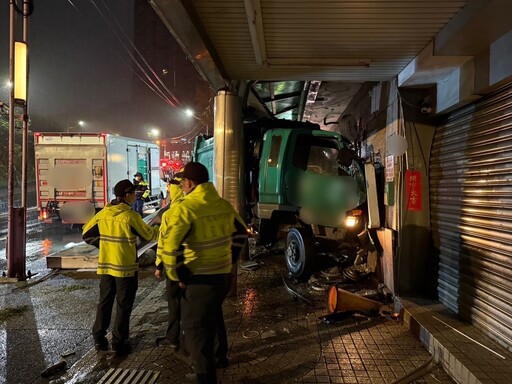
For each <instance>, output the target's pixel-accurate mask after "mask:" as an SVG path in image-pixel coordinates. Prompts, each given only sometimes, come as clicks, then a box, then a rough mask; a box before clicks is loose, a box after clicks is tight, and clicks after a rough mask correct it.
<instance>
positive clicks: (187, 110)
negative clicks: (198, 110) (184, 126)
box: [185, 108, 208, 135]
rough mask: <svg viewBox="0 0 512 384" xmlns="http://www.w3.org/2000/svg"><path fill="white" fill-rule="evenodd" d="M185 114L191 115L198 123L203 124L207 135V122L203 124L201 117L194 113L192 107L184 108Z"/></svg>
mask: <svg viewBox="0 0 512 384" xmlns="http://www.w3.org/2000/svg"><path fill="white" fill-rule="evenodd" d="M185 115H187V116H188V117H193V118H194V119H196V120H198V121H199V122H200V123H202V124H204V125H205V127H206V135H208V124H205V123H204V122H203V120H202V119H201V118H199V117H197V116H196V115H195V114H194V111H193V110H192V109H190V108H187V109H185Z"/></svg>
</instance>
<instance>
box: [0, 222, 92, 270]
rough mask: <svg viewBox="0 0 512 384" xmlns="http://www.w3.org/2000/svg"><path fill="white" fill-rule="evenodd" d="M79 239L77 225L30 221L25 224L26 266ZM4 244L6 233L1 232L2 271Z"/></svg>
mask: <svg viewBox="0 0 512 384" xmlns="http://www.w3.org/2000/svg"><path fill="white" fill-rule="evenodd" d="M2 220H4V218H2ZM5 220H6V218H5ZM4 224H5V223H4ZM80 241H82V237H81V232H80V228H78V227H74V228H72V227H71V225H69V224H67V225H64V224H51V225H49V224H44V223H38V222H32V223H30V224H29V225H27V245H26V263H27V268H29V265H30V264H32V263H34V262H36V261H42V260H44V258H45V257H46V256H48V255H51V254H53V253H56V252H60V251H62V250H63V249H65V248H67V247H70V246H73V245H74V244H76V243H79V242H80ZM5 245H6V234H2V235H1V236H0V270H2V271H6V270H7V260H6V250H5Z"/></svg>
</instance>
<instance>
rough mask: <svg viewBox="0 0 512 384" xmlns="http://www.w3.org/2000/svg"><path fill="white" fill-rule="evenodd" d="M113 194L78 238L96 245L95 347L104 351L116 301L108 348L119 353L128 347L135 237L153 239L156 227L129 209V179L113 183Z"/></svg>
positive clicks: (131, 193)
mask: <svg viewBox="0 0 512 384" xmlns="http://www.w3.org/2000/svg"><path fill="white" fill-rule="evenodd" d="M114 194H115V195H116V200H115V201H114V202H113V203H111V204H107V206H106V207H105V208H103V209H102V210H101V211H100V212H98V213H97V214H96V215H95V216H94V217H93V218H92V219H91V220H90V221H89V222H87V223H86V224H85V225H84V227H83V232H82V237H83V239H84V240H85V241H86V242H87V243H89V244H93V245H95V246H97V247H99V255H98V270H97V273H98V275H100V298H99V303H98V308H97V311H96V320H95V322H94V326H93V337H94V341H95V347H96V349H97V350H98V351H100V350H101V351H105V350H108V341H107V339H106V334H107V329H108V327H109V325H110V321H111V316H112V307H113V305H114V300H116V301H117V307H116V316H115V321H114V326H113V329H112V349H114V351H115V352H116V353H117V354H118V355H123V354H126V353H129V352H130V350H131V346H130V343H129V324H130V315H131V311H132V308H133V302H134V300H135V294H136V292H137V287H138V276H137V271H138V263H137V249H136V245H137V236H140V237H141V238H143V239H145V240H148V241H149V240H155V239H157V238H158V233H159V230H158V228H151V227H149V226H148V225H147V224H146V223H144V221H143V220H142V217H141V216H140V215H139V214H138V213H136V212H133V211H132V210H131V209H130V206H131V204H132V203H133V201H134V200H135V186H134V185H133V184H132V183H131V182H130V180H122V181H120V182H119V183H117V184H116V186H115V187H114Z"/></svg>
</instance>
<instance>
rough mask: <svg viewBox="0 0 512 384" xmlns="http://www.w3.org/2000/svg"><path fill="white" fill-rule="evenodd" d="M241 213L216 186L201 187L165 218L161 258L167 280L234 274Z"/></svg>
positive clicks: (166, 213)
mask: <svg viewBox="0 0 512 384" xmlns="http://www.w3.org/2000/svg"><path fill="white" fill-rule="evenodd" d="M236 215H237V213H236V212H235V210H234V208H233V207H232V206H231V204H230V203H229V202H228V201H227V200H224V199H222V198H221V197H220V196H219V195H218V193H217V191H216V190H215V187H214V186H213V184H212V183H203V184H199V185H198V186H197V187H196V188H194V190H193V191H192V192H190V193H189V194H188V195H187V196H185V197H183V198H182V199H180V200H178V201H176V202H174V203H173V204H171V207H170V208H169V210H168V211H167V212H165V213H164V214H163V216H162V224H161V226H160V237H159V240H158V250H157V256H158V257H159V258H160V259H161V260H162V261H163V263H164V266H165V270H166V273H167V276H168V277H169V278H170V279H171V280H174V281H178V280H181V281H183V273H180V271H183V270H185V271H186V273H191V274H197V275H216V274H224V273H229V272H230V271H231V261H232V260H231V245H232V238H231V236H232V234H233V232H235V230H236V229H235V225H234V220H235V216H236Z"/></svg>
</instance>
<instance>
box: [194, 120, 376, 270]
mask: <svg viewBox="0 0 512 384" xmlns="http://www.w3.org/2000/svg"><path fill="white" fill-rule="evenodd" d="M244 143H245V154H246V156H245V165H244V167H245V169H244V171H245V172H244V173H245V182H244V184H245V198H246V212H247V213H248V214H249V216H250V217H249V219H250V221H251V224H252V226H253V227H254V228H255V229H256V231H257V232H258V235H259V244H260V245H264V246H266V247H273V246H275V245H279V244H280V243H281V240H282V237H283V236H284V237H285V244H286V245H285V249H284V250H285V258H286V264H287V268H288V272H289V273H290V275H292V276H293V277H297V278H303V277H307V276H308V275H309V274H310V273H311V272H312V271H313V270H314V268H315V265H316V262H317V256H318V254H323V255H329V256H333V257H334V258H335V259H336V260H350V261H353V260H354V259H355V258H356V256H357V254H358V252H360V250H361V249H362V244H363V241H362V240H361V239H362V237H364V235H363V234H364V233H365V230H366V225H365V222H366V219H365V209H364V205H363V203H364V202H365V200H366V181H365V177H364V168H363V164H362V163H361V161H360V160H359V158H358V157H357V155H356V152H355V151H354V150H353V149H352V148H351V144H350V142H348V141H347V140H346V139H344V138H343V137H342V136H341V135H340V134H338V133H336V132H330V131H324V130H321V129H320V127H319V126H318V125H317V124H312V123H307V122H306V123H304V122H297V121H286V120H277V119H274V120H263V121H261V120H258V121H255V122H252V123H249V124H245V126H244ZM213 147H214V139H213V138H205V137H199V138H197V139H196V143H195V149H194V153H195V160H196V161H199V162H201V163H203V164H204V165H205V166H206V167H207V168H208V170H209V172H210V174H211V175H213V164H214V163H215V159H214V158H213V156H214V151H213Z"/></svg>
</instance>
